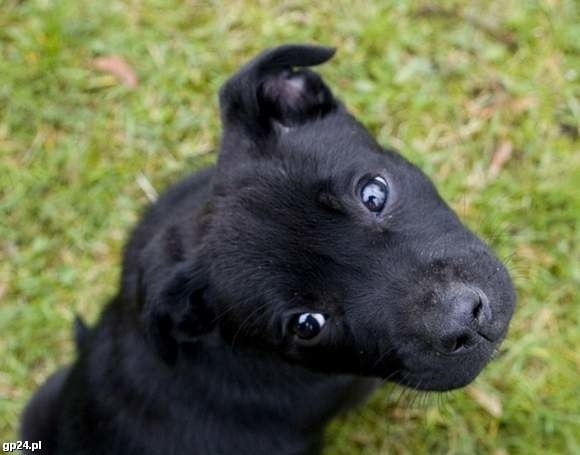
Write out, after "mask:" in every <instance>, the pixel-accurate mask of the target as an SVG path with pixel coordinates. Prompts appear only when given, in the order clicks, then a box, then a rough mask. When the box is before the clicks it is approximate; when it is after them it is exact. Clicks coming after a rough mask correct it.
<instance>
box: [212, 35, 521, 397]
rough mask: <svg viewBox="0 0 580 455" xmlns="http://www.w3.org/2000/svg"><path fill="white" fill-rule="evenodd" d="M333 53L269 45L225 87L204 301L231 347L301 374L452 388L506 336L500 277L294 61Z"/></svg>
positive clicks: (504, 277) (414, 179) (414, 172)
mask: <svg viewBox="0 0 580 455" xmlns="http://www.w3.org/2000/svg"><path fill="white" fill-rule="evenodd" d="M332 53H333V52H332V50H329V49H327V48H320V47H313V46H284V47H281V48H277V49H274V50H272V51H269V52H266V53H264V54H262V55H261V56H259V57H257V58H256V59H255V60H253V61H252V62H250V63H249V64H248V65H247V66H246V67H244V68H243V69H242V70H241V71H240V72H239V73H238V74H237V75H235V76H234V77H233V78H232V79H230V81H228V83H226V85H225V86H224V87H223V89H222V91H221V94H220V95H221V96H220V101H221V107H222V118H223V122H224V136H223V143H222V150H221V155H220V158H219V162H218V170H217V175H216V178H215V181H214V186H213V191H212V196H211V201H210V206H209V208H208V221H207V225H206V226H205V230H206V231H205V236H204V243H203V247H202V249H203V251H204V253H203V254H204V256H205V260H204V262H205V264H206V268H207V270H206V271H205V276H206V283H205V284H204V286H205V289H206V290H205V292H204V295H205V297H204V299H205V300H206V303H205V304H206V305H209V306H211V313H212V314H213V315H214V319H213V320H214V321H215V322H216V324H217V326H218V327H219V330H220V332H221V333H222V335H223V336H224V337H225V338H226V339H227V340H228V341H229V342H231V343H234V344H251V345H252V346H255V347H258V348H259V349H265V350H269V351H274V352H278V353H280V354H281V355H282V356H284V357H285V358H287V359H289V360H290V361H292V362H297V363H299V364H302V365H306V366H308V367H310V368H312V369H316V370H321V371H329V372H340V373H349V374H361V375H372V376H380V377H383V378H389V379H390V380H393V381H395V382H398V383H401V384H405V385H408V386H411V387H415V388H420V389H428V390H447V389H452V388H456V387H460V386H463V385H465V384H467V383H469V382H470V381H471V380H473V379H474V378H475V377H476V376H477V374H478V373H479V372H480V371H481V369H482V368H483V367H484V365H485V364H486V363H487V362H488V360H489V359H490V357H491V356H492V354H493V352H494V350H495V349H497V347H498V344H499V343H500V341H501V339H502V338H503V337H504V336H505V334H506V331H507V327H508V323H509V321H510V318H511V315H512V312H513V309H514V303H515V295H514V290H513V287H512V284H511V281H510V278H509V275H508V273H507V271H506V269H505V268H504V266H503V265H502V263H501V262H500V261H499V260H498V259H497V258H496V257H495V256H494V254H493V253H492V252H491V251H490V250H489V249H488V248H487V246H486V245H485V244H484V243H483V242H481V241H480V240H479V239H478V238H477V237H476V236H475V235H474V234H473V233H471V232H470V231H469V230H468V229H467V228H466V227H464V226H463V225H462V224H461V222H460V221H459V219H458V218H457V216H456V215H455V213H454V212H453V211H452V210H451V209H450V208H449V207H448V206H447V205H446V204H445V202H444V201H443V200H442V199H441V198H440V196H439V195H438V193H437V191H436V189H435V187H434V186H433V184H432V183H431V182H430V180H429V179H428V178H427V177H426V176H425V175H424V174H423V173H422V172H421V171H420V170H419V169H418V168H416V167H415V166H414V165H412V164H411V163H409V162H408V161H406V160H405V159H404V158H403V157H401V156H400V155H399V154H397V153H396V152H394V151H390V150H385V149H384V148H382V147H380V146H379V145H378V144H377V143H376V142H375V140H374V139H373V138H372V137H371V136H370V134H369V133H368V132H367V130H366V129H365V128H364V127H363V126H362V125H361V124H360V123H359V122H357V121H356V120H355V119H354V118H353V117H352V116H351V115H350V114H349V113H348V112H347V111H346V110H345V108H344V107H343V106H342V105H341V104H340V103H339V102H338V101H337V100H336V99H335V98H334V97H333V95H332V93H331V92H330V90H329V89H328V88H327V87H326V85H324V83H323V82H322V80H321V79H320V77H319V76H318V75H317V74H316V73H314V72H312V71H310V70H305V69H299V70H296V69H295V68H296V67H305V66H311V65H315V64H319V63H322V62H324V61H325V60H327V59H329V58H330V57H331V56H332Z"/></svg>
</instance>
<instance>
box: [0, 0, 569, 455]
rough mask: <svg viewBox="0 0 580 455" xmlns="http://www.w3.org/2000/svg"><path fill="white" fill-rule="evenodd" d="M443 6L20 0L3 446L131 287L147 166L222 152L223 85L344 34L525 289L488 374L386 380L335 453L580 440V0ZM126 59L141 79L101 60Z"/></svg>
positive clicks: (2, 196)
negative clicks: (458, 385)
mask: <svg viewBox="0 0 580 455" xmlns="http://www.w3.org/2000/svg"><path fill="white" fill-rule="evenodd" d="M258 4H259V6H258ZM437 4H439V5H440V4H442V3H441V2H437ZM425 5H428V4H427V3H426V2H425V3H421V2H413V1H410V0H409V1H407V2H405V1H397V2H395V1H392V2H383V1H375V2H371V1H365V2H358V3H357V2H355V3H353V2H342V1H332V2H331V1H319V2H309V1H302V0H296V1H291V0H288V1H283V2H275V1H273V0H263V1H261V2H241V1H239V2H237V1H230V2H226V1H222V2H219V1H215V2H212V1H193V0H189V1H178V0H131V1H121V0H101V1H91V2H89V1H79V0H60V1H50V0H27V1H18V0H0V158H1V159H0V252H1V253H0V254H1V258H2V260H1V261H0V352H1V356H0V441H7V440H14V439H16V433H15V428H16V424H17V420H18V415H19V413H20V411H21V409H22V406H23V404H24V403H25V401H26V399H27V398H28V397H29V395H30V393H31V392H32V391H33V390H34V388H35V387H37V386H38V385H39V384H40V383H41V382H42V380H43V379H44V378H45V377H46V376H47V375H48V374H49V373H50V372H51V371H53V370H54V369H55V368H56V367H57V366H58V365H60V364H62V363H65V362H67V361H69V360H70V359H71V358H72V340H71V321H72V318H73V315H74V313H75V312H79V313H81V314H83V315H85V316H87V317H88V319H89V320H91V321H93V320H95V318H96V317H97V314H98V312H99V310H100V308H101V307H102V306H103V304H104V303H105V301H106V300H107V298H108V297H110V296H111V295H112V294H113V293H114V292H115V287H116V282H117V279H118V275H119V265H120V264H119V262H120V249H121V247H122V244H123V242H124V240H125V239H126V237H127V233H128V231H129V229H130V227H131V226H132V225H133V224H134V223H135V222H136V220H137V218H138V215H139V212H140V210H141V209H142V208H143V207H144V205H145V204H146V202H147V198H146V194H145V192H144V191H143V189H142V187H143V185H142V184H141V185H140V184H139V182H142V181H143V180H144V178H143V177H140V176H144V177H145V178H146V179H148V180H149V181H150V182H151V183H152V185H153V186H154V187H155V188H156V189H158V190H161V189H162V188H163V187H165V186H166V185H167V184H168V183H170V182H172V181H174V180H176V179H177V178H179V177H180V176H181V175H183V174H185V173H187V172H189V171H191V170H194V169H197V168H199V167H201V166H203V165H205V164H207V163H211V162H213V161H214V160H215V155H214V154H213V152H212V150H214V149H215V147H216V146H217V141H218V137H219V132H220V127H219V123H218V110H217V100H216V91H217V89H218V87H219V86H220V84H221V83H222V82H223V81H224V79H225V78H226V77H227V76H228V75H229V74H231V73H232V71H234V70H235V69H236V68H237V67H238V66H239V65H240V64H241V63H242V62H244V61H245V60H246V59H247V58H249V57H250V56H252V55H253V54H255V53H256V52H258V51H259V50H261V49H263V48H264V47H268V46H272V45H275V44H277V43H283V42H296V41H305V42H320V43H325V44H331V45H335V46H337V47H338V48H339V52H338V54H337V56H336V58H335V60H333V61H332V62H331V63H330V64H329V65H327V66H325V67H323V68H322V69H321V71H322V73H323V74H324V76H325V77H326V79H327V80H328V82H329V83H330V84H331V86H332V87H334V89H335V92H336V93H338V94H339V95H340V96H341V97H342V98H343V99H344V100H345V101H346V103H347V104H348V106H349V107H350V108H351V110H352V111H353V112H355V113H356V115H357V116H359V117H360V118H361V119H362V120H363V121H364V122H365V123H366V124H367V125H368V126H369V128H370V129H371V130H372V131H373V132H374V133H375V134H376V135H377V137H378V138H379V140H380V141H381V142H383V143H385V144H390V145H394V146H396V147H398V148H399V149H400V150H401V151H402V152H403V154H404V155H406V156H407V157H409V158H410V159H411V160H413V161H414V162H416V163H417V164H419V165H420V166H421V167H422V168H423V169H424V170H425V171H426V172H427V173H428V174H429V175H430V176H431V177H432V178H433V179H434V181H435V182H436V183H437V184H438V186H439V188H440V190H441V192H442V194H443V195H444V197H445V198H446V199H447V200H448V201H450V203H451V204H452V205H453V206H454V207H455V208H456V210H457V211H458V213H459V214H460V215H461V216H462V217H463V219H464V220H465V221H466V223H467V224H468V225H469V226H471V227H472V228H473V229H475V230H476V231H477V232H478V233H480V234H481V235H482V236H483V237H484V238H486V239H487V240H488V241H489V242H490V243H491V244H492V245H493V247H494V248H495V249H496V251H497V252H498V254H499V255H500V256H501V257H502V258H504V259H505V260H506V262H507V263H508V265H509V267H510V269H511V270H512V273H513V276H514V279H515V282H516V285H517V288H518V294H519V306H518V309H517V312H516V314H515V317H514V321H513V325H512V329H511V331H510V334H509V337H508V339H507V340H506V342H505V343H504V345H503V349H502V352H501V353H500V355H499V356H498V358H497V359H496V360H495V361H494V362H493V363H492V364H490V366H489V367H488V368H487V369H486V370H485V371H484V373H483V374H482V375H481V376H480V377H479V378H478V379H477V381H476V382H475V385H474V387H472V388H471V389H468V390H463V391H457V392H454V393H451V394H445V395H430V396H427V397H424V396H419V395H417V394H415V393H403V392H402V391H401V389H394V390H393V388H392V387H386V388H385V389H383V390H382V391H380V392H378V393H377V394H376V395H375V396H374V398H373V400H372V401H371V402H370V403H369V404H368V405H366V406H364V407H362V408H360V409H359V410H357V411H355V412H353V413H351V414H350V415H348V416H346V417H345V418H342V419H339V420H338V421H336V422H335V423H333V425H332V426H331V428H330V429H329V433H328V441H329V448H328V451H327V453H328V454H339V455H340V454H359V453H362V454H377V453H382V454H386V453H389V454H399V453H410V454H420V453H452V454H472V453H490V454H496V455H499V454H505V453H519V454H526V455H527V454H534V453H538V454H540V453H541V454H563V453H570V454H572V453H580V402H579V401H578V400H579V396H580V385H579V384H580V382H579V380H578V376H579V372H580V329H579V327H580V301H579V298H578V289H579V288H580V268H579V264H580V249H579V240H580V229H579V226H580V189H579V186H580V147H579V142H578V134H579V128H580V101H579V98H580V58H579V55H580V26H579V25H578V24H579V23H580V17H579V15H578V8H579V7H578V4H575V2H574V1H573V0H569V1H565V0H545V1H515V0H512V1H510V0H494V1H486V2H483V1H474V2H473V3H459V2H455V3H445V5H447V6H445V7H444V8H445V11H438V12H437V11H433V10H432V9H431V10H430V11H427V10H426V8H425ZM112 54H117V55H121V56H123V57H124V58H125V59H126V60H127V61H128V62H129V63H130V65H131V66H132V67H133V68H134V69H135V71H136V72H137V73H138V75H139V77H140V83H139V85H138V87H137V88H135V89H134V90H131V89H129V88H127V87H125V86H123V85H122V84H119V83H117V81H116V79H115V78H114V77H112V76H111V75H109V74H107V73H102V72H98V71H96V70H95V69H94V68H93V67H92V65H91V61H92V59H94V58H96V57H98V56H106V55H112ZM501 144H504V147H508V148H509V147H510V146H511V148H512V153H511V156H510V158H509V159H508V160H507V161H506V162H505V163H503V165H502V166H500V169H499V172H498V173H497V175H495V176H494V175H493V172H490V170H489V169H490V164H491V163H492V161H493V158H494V155H497V154H496V151H497V150H498V148H500V146H501ZM505 144H508V145H507V146H506V145H505ZM478 393H479V395H478ZM476 396H479V397H480V398H479V399H475V398H474V397H476ZM490 400H492V401H493V400H496V401H499V403H501V407H502V410H501V413H498V412H495V413H494V412H489V411H487V410H486V403H488V402H489V401H490ZM487 407H489V406H487ZM493 414H495V415H493Z"/></svg>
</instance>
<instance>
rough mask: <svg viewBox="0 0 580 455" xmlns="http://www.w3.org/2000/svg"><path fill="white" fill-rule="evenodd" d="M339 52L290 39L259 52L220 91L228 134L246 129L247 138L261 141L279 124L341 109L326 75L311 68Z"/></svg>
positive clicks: (286, 124)
mask: <svg viewBox="0 0 580 455" xmlns="http://www.w3.org/2000/svg"><path fill="white" fill-rule="evenodd" d="M334 52H335V49H334V48H331V47H323V46H310V45H299V44H288V45H284V46H280V47H276V48H274V49H270V50H266V51H264V52H263V53H261V54H260V55H258V56H257V57H256V58H254V59H253V60H252V61H250V62H249V63H248V64H246V65H245V66H244V67H243V68H242V69H241V70H240V71H239V72H238V73H236V74H235V75H234V76H232V77H231V78H230V79H229V80H228V81H227V82H226V83H225V84H224V86H223V87H222V88H221V90H220V107H221V113H222V121H223V123H224V128H225V130H226V133H227V132H228V130H232V129H241V133H242V134H244V135H245V136H246V137H249V138H250V139H253V140H260V139H261V138H263V137H265V136H267V135H269V134H270V133H271V132H272V131H273V128H274V127H275V125H276V124H279V125H281V126H283V127H293V126H297V125H299V124H301V123H305V122H307V121H309V120H311V119H313V118H316V117H319V116H323V115H325V114H326V113H328V112H329V111H331V110H332V109H334V108H336V106H337V102H336V100H335V99H334V97H333V95H332V93H331V91H330V89H329V88H328V87H327V86H326V85H325V84H324V82H323V80H322V78H321V77H320V76H319V75H318V74H317V73H315V72H313V71H311V70H309V69H306V67H309V66H314V65H319V64H321V63H324V62H326V61H327V60H329V59H330V58H331V57H332V56H333V55H334Z"/></svg>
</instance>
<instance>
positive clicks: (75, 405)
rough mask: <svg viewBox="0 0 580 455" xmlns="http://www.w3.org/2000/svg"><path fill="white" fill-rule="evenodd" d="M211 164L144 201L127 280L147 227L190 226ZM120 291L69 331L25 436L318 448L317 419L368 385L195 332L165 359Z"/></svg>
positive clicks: (133, 450) (191, 447) (147, 446)
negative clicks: (69, 346) (85, 328)
mask: <svg viewBox="0 0 580 455" xmlns="http://www.w3.org/2000/svg"><path fill="white" fill-rule="evenodd" d="M213 173H214V169H209V170H205V171H202V172H200V173H198V174H194V175H192V176H190V177H189V178H187V179H185V180H184V181H183V182H181V183H179V184H177V185H176V186H174V187H173V188H171V189H169V191H167V193H165V195H164V196H163V197H161V199H160V200H159V201H158V203H157V204H156V205H154V206H153V207H152V208H151V209H150V210H149V212H148V213H147V215H146V216H145V217H144V219H143V221H142V222H141V224H140V225H139V226H138V227H137V229H136V230H135V232H134V235H133V237H132V239H131V241H130V242H129V246H128V248H127V250H126V255H125V256H126V259H125V261H126V262H125V264H126V268H125V279H126V280H127V281H131V280H134V279H137V276H136V275H137V269H138V267H139V265H138V264H137V263H136V262H135V261H133V259H134V258H139V257H141V254H142V251H143V249H144V248H145V247H146V246H147V245H148V244H149V241H150V240H151V239H152V238H154V237H155V234H157V233H160V232H168V230H169V231H171V230H172V229H174V228H175V226H192V225H194V224H195V220H196V217H197V216H198V215H197V214H198V212H199V210H201V208H202V207H204V205H205V202H206V199H207V196H208V190H209V183H210V179H211V176H212V175H213ZM178 235H179V234H178ZM183 235H184V236H186V235H187V234H186V232H184V233H183ZM184 241H192V242H194V241H195V239H194V238H190V239H184ZM122 299H123V298H122V297H118V298H117V299H115V300H113V301H112V302H110V304H109V305H108V307H107V308H106V310H105V312H104V314H103V315H102V317H101V320H100V322H99V324H98V325H97V326H96V327H94V328H92V329H91V330H90V332H88V333H86V334H85V335H83V336H82V337H77V338H84V339H82V342H80V345H79V346H78V348H79V359H78V360H77V362H76V363H75V365H74V366H73V368H72V370H71V371H69V368H66V369H63V370H61V371H59V372H58V373H56V374H55V375H54V377H53V379H51V380H50V381H49V382H48V383H47V384H48V385H51V384H52V383H54V385H51V386H50V387H49V388H47V389H46V390H44V391H42V390H41V392H40V393H39V394H38V396H37V400H38V398H39V397H42V396H46V397H47V399H45V400H39V401H38V405H36V406H35V405H32V406H30V407H29V410H28V413H27V416H26V417H25V424H24V426H25V427H27V428H28V429H30V430H25V433H24V437H25V438H26V439H27V440H29V441H37V440H43V444H44V447H45V449H46V450H49V449H50V448H52V447H56V442H53V441H52V440H51V439H52V438H50V437H49V436H50V435H55V434H58V451H57V452H55V453H58V454H70V455H73V454H74V455H81V454H85V453H86V454H106V453H107V454H143V455H146V454H172V453H174V454H215V455H218V454H240V455H243V454H248V455H256V454H274V453H275V454H307V453H316V449H317V448H318V447H319V445H320V443H321V436H322V430H323V428H324V425H325V424H326V423H327V421H328V420H329V419H330V418H331V417H332V416H334V415H335V414H336V413H337V412H338V411H339V410H341V409H343V408H346V407H348V406H350V405H351V404H356V402H357V401H358V400H359V399H360V398H362V397H363V396H364V395H365V394H367V393H368V392H369V391H370V390H371V389H372V387H373V386H374V384H375V383H376V380H373V379H362V378H354V377H352V376H335V375H327V374H323V373H316V372H312V371H310V370H307V369H305V368H302V367H299V366H295V365H290V364H288V363H287V362H285V361H283V360H281V359H279V358H277V357H276V356H273V355H267V354H265V353H257V352H252V350H251V349H249V350H248V349H247V348H245V347H244V346H243V345H242V346H239V345H238V346H236V345H234V346H232V345H231V344H228V343H224V342H223V341H221V340H220V339H219V337H217V336H215V337H213V336H212V337H210V338H209V339H203V340H200V341H199V342H198V343H196V344H195V345H193V346H191V347H190V350H189V352H187V356H188V358H189V361H188V362H184V363H180V364H179V366H178V367H177V368H175V367H170V366H168V365H167V364H166V363H165V362H163V361H162V360H161V359H160V358H159V356H158V355H156V353H155V352H153V351H152V350H151V348H150V346H149V344H148V343H147V341H146V340H145V339H144V338H143V337H142V336H141V335H140V329H139V327H138V324H137V321H136V320H135V315H134V314H133V313H132V312H131V311H128V310H127V307H128V306H129V307H130V302H128V301H126V300H125V301H123V300H122ZM65 377H68V378H67V379H66V383H65ZM61 391H63V392H64V393H61ZM41 410H42V411H45V412H40V413H39V411H41ZM57 422H58V423H57ZM35 429H38V430H35ZM27 431H31V432H30V433H27ZM97 434H98V437H97V436H96V435H97Z"/></svg>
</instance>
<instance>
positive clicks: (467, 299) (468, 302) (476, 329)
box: [425, 284, 491, 354]
mask: <svg viewBox="0 0 580 455" xmlns="http://www.w3.org/2000/svg"><path fill="white" fill-rule="evenodd" d="M437 297H438V298H437V302H436V304H435V308H434V309H433V311H431V312H429V314H427V315H426V319H425V326H426V328H427V335H428V337H429V341H430V343H431V344H432V345H433V346H434V347H435V348H436V349H437V350H438V351H440V352H443V353H446V354H451V353H460V352H463V351H466V350H468V349H470V348H472V347H474V346H475V345H477V344H478V343H479V342H480V341H481V340H482V338H483V337H482V336H481V333H483V331H482V330H484V329H485V326H486V325H487V324H489V322H490V320H491V309H490V306H489V301H488V299H487V296H486V295H485V294H484V293H483V291H481V290H480V289H477V288H474V287H470V286H467V285H464V284H453V285H451V286H449V287H447V288H446V289H445V290H444V291H443V292H440V293H438V296H437Z"/></svg>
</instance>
